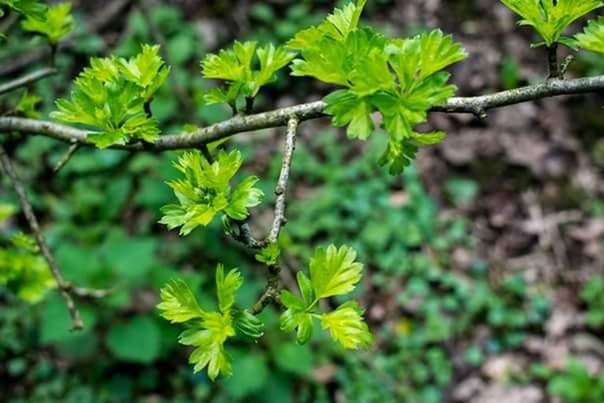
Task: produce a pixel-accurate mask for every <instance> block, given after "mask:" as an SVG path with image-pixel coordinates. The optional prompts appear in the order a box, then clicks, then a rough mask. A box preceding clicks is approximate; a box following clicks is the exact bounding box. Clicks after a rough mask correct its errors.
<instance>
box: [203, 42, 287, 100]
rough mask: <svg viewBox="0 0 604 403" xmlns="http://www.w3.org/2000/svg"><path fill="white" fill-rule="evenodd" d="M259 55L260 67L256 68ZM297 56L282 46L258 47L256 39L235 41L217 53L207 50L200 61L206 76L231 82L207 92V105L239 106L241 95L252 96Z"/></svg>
mask: <svg viewBox="0 0 604 403" xmlns="http://www.w3.org/2000/svg"><path fill="white" fill-rule="evenodd" d="M254 55H256V58H257V61H258V62H257V63H258V68H255V64H256V60H255V59H254ZM293 58H294V54H293V53H290V52H287V51H286V50H285V48H283V47H275V46H274V45H273V44H269V45H266V46H263V47H257V43H256V42H251V41H250V42H244V43H241V42H238V41H235V43H234V45H233V47H232V48H231V49H223V50H221V51H220V52H219V53H218V54H208V55H206V57H205V58H204V59H203V60H202V61H201V72H202V74H203V76H204V77H205V78H213V79H218V80H224V81H227V82H228V86H227V89H226V90H225V89H222V88H214V89H212V90H210V91H208V93H207V94H206V95H205V97H204V99H205V101H206V103H207V104H208V105H210V104H216V103H223V102H224V103H227V104H229V105H231V106H232V107H233V109H234V110H236V109H237V107H236V105H237V100H238V99H239V98H240V97H245V98H253V97H255V96H256V95H257V94H258V91H259V90H260V88H261V87H262V86H264V85H266V84H268V83H270V82H272V81H274V80H275V78H276V76H275V74H276V73H277V71H279V70H281V69H282V68H283V67H285V66H287V64H288V63H289V62H290V61H291V60H292V59H293Z"/></svg>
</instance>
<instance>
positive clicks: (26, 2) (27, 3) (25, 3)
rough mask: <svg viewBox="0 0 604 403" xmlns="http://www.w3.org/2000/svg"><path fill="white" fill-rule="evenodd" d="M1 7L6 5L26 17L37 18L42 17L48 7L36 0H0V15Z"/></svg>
mask: <svg viewBox="0 0 604 403" xmlns="http://www.w3.org/2000/svg"><path fill="white" fill-rule="evenodd" d="M2 7H8V8H9V9H11V10H14V11H16V12H18V13H19V14H23V15H24V16H26V17H28V18H38V19H44V17H45V14H46V11H47V9H48V8H47V7H46V6H45V5H44V4H42V3H40V2H39V1H38V0H0V16H1V15H2V14H1V13H2Z"/></svg>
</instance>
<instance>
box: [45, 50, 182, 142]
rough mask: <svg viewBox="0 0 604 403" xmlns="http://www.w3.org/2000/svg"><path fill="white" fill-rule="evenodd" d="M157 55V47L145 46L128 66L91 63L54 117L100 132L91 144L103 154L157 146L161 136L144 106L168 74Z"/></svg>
mask: <svg viewBox="0 0 604 403" xmlns="http://www.w3.org/2000/svg"><path fill="white" fill-rule="evenodd" d="M158 52H159V46H149V45H143V46H142V49H141V53H139V54H138V55H137V56H135V57H133V58H130V59H128V60H126V59H122V58H120V59H118V58H115V57H110V58H103V59H100V58H92V59H91V60H90V67H87V68H85V69H84V70H83V71H82V73H80V75H79V76H78V78H77V79H76V80H75V88H74V90H73V91H72V92H71V96H70V98H69V99H65V98H61V99H59V100H57V101H56V105H57V109H58V111H55V112H52V113H51V114H50V116H51V117H52V118H53V119H56V120H59V121H62V122H67V123H79V124H83V125H86V126H90V127H94V128H96V129H97V130H98V131H99V132H95V133H91V134H89V135H88V139H90V140H91V141H92V142H93V143H94V144H95V145H96V146H97V147H99V148H105V147H109V146H111V145H114V144H126V143H127V142H129V141H131V140H136V139H140V140H143V141H146V142H150V143H152V142H154V141H155V140H156V139H157V137H158V136H159V133H160V131H159V128H158V127H157V121H156V120H155V119H153V118H151V117H150V116H148V115H147V113H146V111H145V104H147V103H148V102H150V100H151V99H152V98H153V95H154V93H155V92H156V91H157V90H158V89H159V87H160V86H161V85H162V84H163V83H164V81H165V80H166V78H167V76H168V74H169V72H170V69H169V68H168V67H167V66H165V64H164V62H163V61H162V59H161V58H160V57H159V55H158Z"/></svg>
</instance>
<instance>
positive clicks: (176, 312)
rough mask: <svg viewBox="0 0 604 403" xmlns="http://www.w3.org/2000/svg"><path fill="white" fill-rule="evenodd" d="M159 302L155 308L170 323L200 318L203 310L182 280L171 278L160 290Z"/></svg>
mask: <svg viewBox="0 0 604 403" xmlns="http://www.w3.org/2000/svg"><path fill="white" fill-rule="evenodd" d="M160 298H161V301H162V302H161V303H160V304H158V305H157V308H158V309H159V310H160V311H163V312H162V313H161V316H162V317H163V318H165V319H167V320H169V321H170V322H171V323H182V322H186V321H188V320H191V319H194V318H202V317H203V315H204V313H205V312H204V311H203V310H202V309H201V308H200V307H199V303H198V302H197V298H195V295H194V294H193V291H191V289H190V288H189V286H188V285H187V283H185V282H184V281H183V280H180V279H178V280H173V281H172V282H170V283H169V284H166V285H165V286H164V287H163V288H162V289H161V291H160Z"/></svg>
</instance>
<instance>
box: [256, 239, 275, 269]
mask: <svg viewBox="0 0 604 403" xmlns="http://www.w3.org/2000/svg"><path fill="white" fill-rule="evenodd" d="M279 255H281V248H279V244H278V243H277V242H271V243H269V244H268V245H267V246H265V247H264V248H262V249H261V250H260V253H257V254H256V255H255V256H254V257H255V258H256V260H257V261H259V262H260V263H264V264H265V265H267V266H274V265H275V264H276V263H277V260H278V259H279Z"/></svg>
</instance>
